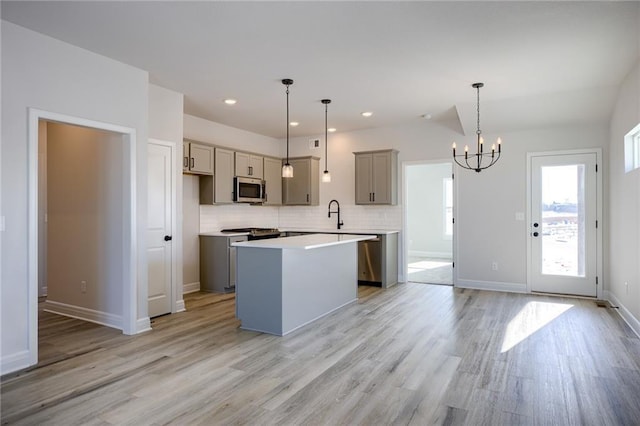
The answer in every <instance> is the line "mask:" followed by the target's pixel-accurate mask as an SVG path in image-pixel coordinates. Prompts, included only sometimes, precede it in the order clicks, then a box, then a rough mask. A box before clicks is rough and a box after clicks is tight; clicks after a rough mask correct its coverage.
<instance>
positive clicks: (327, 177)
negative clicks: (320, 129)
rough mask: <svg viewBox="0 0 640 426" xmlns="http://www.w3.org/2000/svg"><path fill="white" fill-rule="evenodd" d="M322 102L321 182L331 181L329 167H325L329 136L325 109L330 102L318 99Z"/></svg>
mask: <svg viewBox="0 0 640 426" xmlns="http://www.w3.org/2000/svg"><path fill="white" fill-rule="evenodd" d="M320 102H322V103H323V104H324V172H323V173H322V182H325V183H327V182H331V173H329V169H328V168H327V158H328V155H327V152H328V148H327V146H328V145H329V138H328V132H329V130H328V127H327V110H328V108H329V104H330V103H331V99H323V100H322V101H320Z"/></svg>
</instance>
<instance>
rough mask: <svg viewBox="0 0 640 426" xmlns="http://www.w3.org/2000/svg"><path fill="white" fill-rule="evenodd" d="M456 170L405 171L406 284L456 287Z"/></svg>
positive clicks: (426, 167)
mask: <svg viewBox="0 0 640 426" xmlns="http://www.w3.org/2000/svg"><path fill="white" fill-rule="evenodd" d="M452 170H453V166H452V164H451V162H429V163H418V164H407V165H406V167H405V194H406V199H405V203H406V210H405V211H406V218H405V220H406V222H405V224H406V228H405V230H406V241H407V257H406V259H407V264H406V276H407V281H411V282H418V283H425V284H441V285H453V209H454V205H453V204H454V196H453V195H454V192H453V178H452V173H453V172H452Z"/></svg>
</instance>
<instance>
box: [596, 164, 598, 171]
mask: <svg viewBox="0 0 640 426" xmlns="http://www.w3.org/2000/svg"><path fill="white" fill-rule="evenodd" d="M596 173H598V164H596Z"/></svg>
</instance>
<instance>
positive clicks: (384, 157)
mask: <svg viewBox="0 0 640 426" xmlns="http://www.w3.org/2000/svg"><path fill="white" fill-rule="evenodd" d="M354 154H355V161H356V179H355V181H356V204H392V205H395V204H397V203H398V195H397V193H398V191H397V186H398V185H397V176H398V151H396V150H392V149H389V150H382V151H367V152H354Z"/></svg>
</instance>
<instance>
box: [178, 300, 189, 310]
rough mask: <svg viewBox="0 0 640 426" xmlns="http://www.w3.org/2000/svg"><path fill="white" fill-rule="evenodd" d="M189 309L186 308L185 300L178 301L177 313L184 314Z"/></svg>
mask: <svg viewBox="0 0 640 426" xmlns="http://www.w3.org/2000/svg"><path fill="white" fill-rule="evenodd" d="M186 310H187V308H186V307H185V306H184V299H180V300H178V301H176V312H184V311H186Z"/></svg>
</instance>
